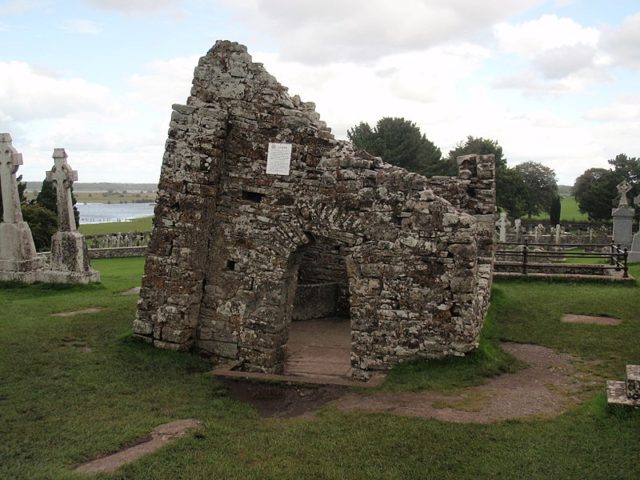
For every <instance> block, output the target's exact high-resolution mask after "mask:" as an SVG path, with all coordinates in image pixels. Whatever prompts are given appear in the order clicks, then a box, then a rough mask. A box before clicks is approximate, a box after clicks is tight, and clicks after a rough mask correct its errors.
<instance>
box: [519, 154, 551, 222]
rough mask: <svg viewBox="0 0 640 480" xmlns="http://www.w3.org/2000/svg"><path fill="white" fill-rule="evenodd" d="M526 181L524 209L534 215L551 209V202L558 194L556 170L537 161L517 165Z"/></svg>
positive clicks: (529, 214)
mask: <svg viewBox="0 0 640 480" xmlns="http://www.w3.org/2000/svg"><path fill="white" fill-rule="evenodd" d="M514 168H515V170H517V171H518V172H520V173H521V174H522V176H523V178H524V180H525V182H524V192H523V193H524V211H525V213H526V214H527V215H528V216H529V218H531V216H532V215H535V214H537V213H540V212H543V211H549V209H550V208H551V202H552V201H553V199H554V198H555V197H557V196H558V181H557V180H556V174H555V172H554V171H553V170H552V169H550V168H549V167H545V166H544V165H542V164H541V163H537V162H524V163H520V164H518V165H516V166H515V167H514Z"/></svg>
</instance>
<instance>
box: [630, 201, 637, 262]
mask: <svg viewBox="0 0 640 480" xmlns="http://www.w3.org/2000/svg"><path fill="white" fill-rule="evenodd" d="M633 203H634V205H635V206H636V207H640V195H638V196H637V197H635V198H634V199H633ZM628 260H629V261H630V262H640V231H638V232H637V233H636V234H635V235H634V236H633V243H632V244H631V251H630V252H629V258H628Z"/></svg>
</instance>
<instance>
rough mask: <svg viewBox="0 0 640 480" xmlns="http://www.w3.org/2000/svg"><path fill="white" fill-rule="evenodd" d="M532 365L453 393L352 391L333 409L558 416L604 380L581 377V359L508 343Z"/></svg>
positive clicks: (468, 416) (468, 417) (488, 417)
mask: <svg viewBox="0 0 640 480" xmlns="http://www.w3.org/2000/svg"><path fill="white" fill-rule="evenodd" d="M502 348H504V349H505V350H506V351H508V352H510V353H511V354H512V355H514V356H515V357H517V358H518V359H520V360H522V361H524V362H526V363H527V364H528V365H529V366H528V367H527V368H525V369H523V370H520V371H518V372H516V373H512V374H505V375H501V376H499V377H496V378H492V379H490V380H489V381H488V382H487V383H486V384H484V385H480V386H477V387H469V388H465V389H461V390H459V391H457V392H456V393H455V394H452V395H447V394H443V393H436V392H430V391H426V392H415V393H414V392H407V393H373V394H359V393H349V394H347V395H345V396H343V397H342V398H340V399H338V400H336V401H334V402H333V403H332V405H334V406H335V407H337V408H338V409H340V410H345V411H354V410H359V411H367V412H385V413H393V414H396V415H404V416H412V417H427V418H436V419H439V420H444V421H448V422H460V423H491V422H498V421H501V420H507V419H514V418H522V417H529V416H534V415H536V416H545V417H549V416H555V415H559V414H560V413H562V412H563V411H565V410H566V409H567V408H569V407H570V406H572V405H575V404H577V403H578V402H580V401H581V400H583V399H584V397H585V393H587V392H592V391H593V390H594V388H597V386H599V385H600V383H601V380H600V379H595V378H594V377H592V376H589V375H585V374H581V373H580V372H579V371H578V369H577V368H576V363H577V362H576V361H575V360H574V359H572V357H570V356H569V355H563V354H558V353H556V352H554V351H553V350H551V349H549V348H546V347H541V346H538V345H524V344H516V343H504V344H502Z"/></svg>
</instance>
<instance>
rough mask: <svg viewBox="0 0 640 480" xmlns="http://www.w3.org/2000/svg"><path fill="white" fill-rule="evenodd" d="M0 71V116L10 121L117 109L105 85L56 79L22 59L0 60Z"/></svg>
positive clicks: (76, 79)
mask: <svg viewBox="0 0 640 480" xmlns="http://www.w3.org/2000/svg"><path fill="white" fill-rule="evenodd" d="M0 71H1V72H2V75H0V115H2V116H3V117H5V118H9V119H11V120H12V121H16V122H24V121H28V120H34V119H47V118H60V117H64V116H66V115H69V114H72V113H76V112H91V111H107V112H113V111H115V110H117V109H118V108H120V107H119V105H118V104H117V102H115V100H114V98H113V97H112V96H111V94H110V92H109V90H108V89H107V88H105V87H104V86H102V85H98V84H94V83H90V82H87V81H86V80H83V79H81V78H70V79H67V78H58V77H55V76H52V75H50V74H47V73H44V72H42V71H38V70H37V69H36V68H34V67H33V66H31V65H28V64H27V63H24V62H0Z"/></svg>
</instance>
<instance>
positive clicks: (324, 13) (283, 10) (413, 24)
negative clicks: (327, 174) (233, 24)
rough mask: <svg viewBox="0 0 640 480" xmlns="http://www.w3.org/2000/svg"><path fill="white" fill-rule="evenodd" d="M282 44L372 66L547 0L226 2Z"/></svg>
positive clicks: (312, 57) (321, 58)
mask: <svg viewBox="0 0 640 480" xmlns="http://www.w3.org/2000/svg"><path fill="white" fill-rule="evenodd" d="M222 2H223V3H224V4H225V5H226V6H227V7H228V8H229V9H230V10H231V11H235V12H236V13H237V19H238V20H242V21H245V22H246V21H249V22H250V24H251V25H252V26H254V28H255V29H256V30H257V31H261V32H264V33H266V34H267V35H268V36H269V38H270V39H272V40H274V41H275V42H276V43H277V44H278V50H279V52H280V54H281V55H282V57H283V58H285V59H287V60H295V61H299V62H304V63H312V64H313V63H326V62H329V61H333V62H342V61H350V62H368V61H372V60H375V59H378V58H380V57H383V56H387V55H391V54H396V53H403V52H404V53H406V52H411V51H421V50H425V49H427V48H429V47H433V46H436V45H439V44H443V43H447V42H450V41H456V42H460V41H463V40H464V39H467V38H470V37H471V36H472V35H474V34H476V33H478V32H480V31H482V30H484V29H486V28H488V27H489V26H490V25H492V24H493V23H495V22H496V21H499V20H501V19H505V18H508V17H509V16H511V15H514V14H517V13H522V12H524V11H526V10H527V9H528V8H530V7H532V6H535V5H538V4H541V3H544V1H543V0H522V1H519V2H513V1H509V0H487V1H484V2H469V1H465V0H450V1H448V2H442V1H439V0H396V1H394V2H390V1H388V0H327V1H324V2H300V1H299V0H246V1H243V2H237V1H235V0H222Z"/></svg>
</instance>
